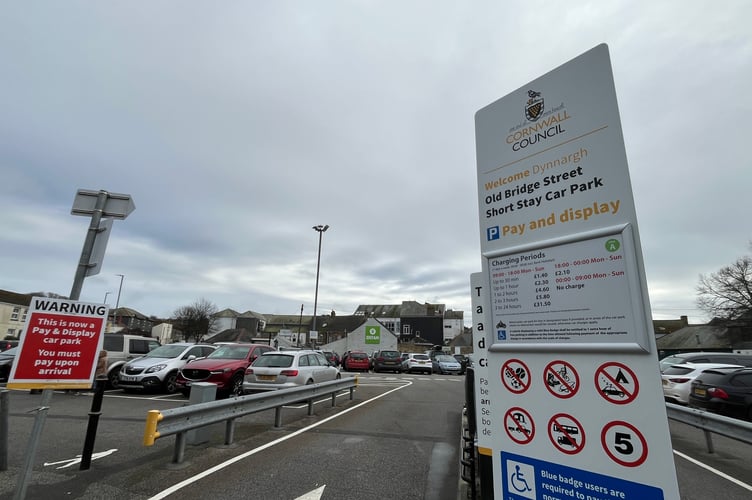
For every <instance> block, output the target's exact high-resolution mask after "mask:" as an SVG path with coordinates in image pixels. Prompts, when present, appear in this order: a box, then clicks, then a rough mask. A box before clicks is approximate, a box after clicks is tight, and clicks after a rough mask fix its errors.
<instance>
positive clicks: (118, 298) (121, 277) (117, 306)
mask: <svg viewBox="0 0 752 500" xmlns="http://www.w3.org/2000/svg"><path fill="white" fill-rule="evenodd" d="M115 276H120V287H118V294H117V300H116V301H115V324H116V325H117V323H118V321H117V313H118V308H119V307H120V292H122V291H123V278H125V275H124V274H116V275H115Z"/></svg>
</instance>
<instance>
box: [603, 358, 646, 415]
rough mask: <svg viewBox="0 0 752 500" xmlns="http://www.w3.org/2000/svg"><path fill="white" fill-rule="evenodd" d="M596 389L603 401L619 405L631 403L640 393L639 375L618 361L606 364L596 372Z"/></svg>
mask: <svg viewBox="0 0 752 500" xmlns="http://www.w3.org/2000/svg"><path fill="white" fill-rule="evenodd" d="M595 387H596V389H597V390H598V394H600V395H601V397H602V398H603V399H605V400H606V401H608V402H610V403H614V404H617V405H624V404H627V403H631V402H632V401H634V400H635V398H636V397H637V393H638V392H640V383H639V382H638V380H637V375H635V373H634V372H633V371H632V370H631V369H630V368H629V367H628V366H626V365H623V364H621V363H617V362H616V361H612V362H610V363H604V364H602V365H601V366H600V367H599V368H598V369H597V370H596V371H595Z"/></svg>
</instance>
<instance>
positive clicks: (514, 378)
mask: <svg viewBox="0 0 752 500" xmlns="http://www.w3.org/2000/svg"><path fill="white" fill-rule="evenodd" d="M501 381H502V383H503V384H504V387H506V388H507V389H509V390H510V391H511V392H513V393H515V394H522V393H523V392H525V391H526V390H528V389H529V388H530V383H531V382H532V380H531V378H530V369H529V368H528V367H527V365H526V364H525V363H523V362H522V361H520V360H519V359H510V360H508V361H507V362H506V363H504V364H503V365H502V366H501Z"/></svg>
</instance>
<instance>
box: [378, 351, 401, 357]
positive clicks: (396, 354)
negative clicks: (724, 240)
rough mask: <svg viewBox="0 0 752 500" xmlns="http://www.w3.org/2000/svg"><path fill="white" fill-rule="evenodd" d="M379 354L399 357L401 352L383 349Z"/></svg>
mask: <svg viewBox="0 0 752 500" xmlns="http://www.w3.org/2000/svg"><path fill="white" fill-rule="evenodd" d="M379 356H381V357H382V358H399V357H400V353H399V351H381V353H379Z"/></svg>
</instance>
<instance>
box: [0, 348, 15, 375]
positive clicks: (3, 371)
mask: <svg viewBox="0 0 752 500" xmlns="http://www.w3.org/2000/svg"><path fill="white" fill-rule="evenodd" d="M16 354H18V347H11V348H10V349H8V350H7V351H3V352H0V382H6V381H7V380H8V377H9V376H10V369H11V367H12V366H13V360H14V359H16Z"/></svg>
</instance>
